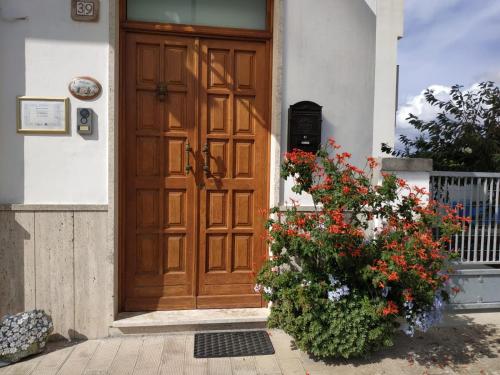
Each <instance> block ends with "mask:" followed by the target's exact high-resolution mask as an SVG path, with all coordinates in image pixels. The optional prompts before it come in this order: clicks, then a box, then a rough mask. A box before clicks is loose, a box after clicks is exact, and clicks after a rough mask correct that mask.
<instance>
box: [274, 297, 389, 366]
mask: <svg viewBox="0 0 500 375" xmlns="http://www.w3.org/2000/svg"><path fill="white" fill-rule="evenodd" d="M307 290H308V289H304V288H291V289H285V292H284V294H285V295H284V296H283V300H282V301H283V303H279V304H277V306H276V307H274V308H273V309H272V310H271V316H270V319H269V325H270V326H271V327H280V328H282V329H283V330H284V331H285V332H287V333H288V334H289V335H291V336H292V337H294V339H295V343H296V344H297V346H298V347H299V348H300V349H301V350H303V351H306V352H309V353H311V354H313V355H315V356H318V357H343V358H351V357H360V356H364V355H366V354H367V353H369V352H372V351H375V350H378V349H380V348H382V347H384V346H391V345H392V336H393V332H394V328H395V326H394V323H393V321H392V319H389V318H387V317H384V316H382V315H381V314H380V313H379V310H380V307H381V306H382V305H383V303H382V302H378V303H377V301H376V300H375V301H372V300H371V299H370V298H369V297H368V296H362V295H359V294H357V293H353V294H352V295H351V297H350V298H349V299H347V298H345V299H341V300H340V301H338V302H335V303H332V302H330V301H328V300H326V299H325V297H324V296H323V295H321V294H317V293H307V292H306V291H307Z"/></svg>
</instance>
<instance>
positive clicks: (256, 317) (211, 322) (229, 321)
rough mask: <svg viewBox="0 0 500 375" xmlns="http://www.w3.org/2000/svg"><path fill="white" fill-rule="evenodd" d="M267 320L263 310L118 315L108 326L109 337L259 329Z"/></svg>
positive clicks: (181, 311) (174, 311) (214, 310)
mask: <svg viewBox="0 0 500 375" xmlns="http://www.w3.org/2000/svg"><path fill="white" fill-rule="evenodd" d="M268 316H269V309H267V308H248V309H209V310H173V311H154V312H144V313H121V314H119V315H118V319H117V320H115V321H114V322H113V323H112V325H111V327H110V335H111V336H120V335H128V334H132V335H134V334H136V335H137V334H155V333H186V332H203V331H231V330H240V329H262V328H265V326H266V322H267V318H268Z"/></svg>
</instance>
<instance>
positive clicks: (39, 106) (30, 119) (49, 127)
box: [17, 96, 69, 134]
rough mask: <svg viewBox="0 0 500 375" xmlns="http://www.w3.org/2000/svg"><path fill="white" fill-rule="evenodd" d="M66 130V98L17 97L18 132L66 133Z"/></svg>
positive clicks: (67, 105) (67, 126) (67, 111)
mask: <svg viewBox="0 0 500 375" xmlns="http://www.w3.org/2000/svg"><path fill="white" fill-rule="evenodd" d="M68 131H69V99H68V98H50V97H34V96H18V97H17V132H18V133H24V134H36V133H39V134H40V133H41V134H67V133H68Z"/></svg>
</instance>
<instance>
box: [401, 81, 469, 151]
mask: <svg viewBox="0 0 500 375" xmlns="http://www.w3.org/2000/svg"><path fill="white" fill-rule="evenodd" d="M429 89H430V90H432V91H433V92H434V96H435V97H436V98H437V99H439V100H448V99H449V98H450V90H451V87H448V86H443V85H432V86H429ZM477 89H479V83H474V84H473V85H471V86H470V87H469V88H465V91H475V90H477ZM425 91H426V90H422V91H421V92H420V93H419V94H418V95H416V96H412V97H409V98H408V99H407V100H406V103H405V104H403V105H401V106H400V107H399V109H398V112H397V114H396V138H397V140H396V149H398V150H401V149H402V145H401V143H400V141H399V136H400V135H402V134H404V135H406V136H407V137H409V138H414V137H415V136H416V135H417V134H418V132H417V131H416V130H415V129H414V128H413V126H412V125H410V123H409V122H408V120H407V118H408V116H409V115H410V114H413V115H415V116H417V117H418V118H419V119H421V120H424V121H430V120H433V119H435V118H436V116H437V115H438V114H439V113H440V112H441V111H442V110H441V109H440V108H439V107H436V106H431V105H430V104H429V103H427V101H426V100H425Z"/></svg>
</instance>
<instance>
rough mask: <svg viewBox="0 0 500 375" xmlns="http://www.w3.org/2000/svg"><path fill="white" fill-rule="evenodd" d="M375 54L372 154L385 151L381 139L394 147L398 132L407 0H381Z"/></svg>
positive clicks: (379, 153)
mask: <svg viewBox="0 0 500 375" xmlns="http://www.w3.org/2000/svg"><path fill="white" fill-rule="evenodd" d="M376 8H377V11H376V13H377V39H376V57H375V92H374V103H375V104H374V106H373V109H374V112H373V146H372V148H373V156H378V157H383V156H387V155H385V154H383V153H382V150H381V145H382V143H387V144H388V145H389V146H391V147H394V143H395V136H396V134H395V133H396V85H397V59H398V57H397V55H398V49H397V47H398V45H397V40H398V39H399V38H401V37H402V36H403V20H404V17H403V14H404V0H379V1H377V2H376Z"/></svg>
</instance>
